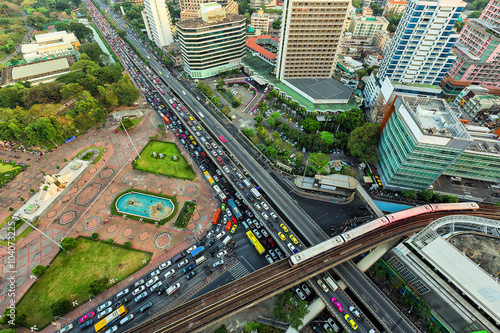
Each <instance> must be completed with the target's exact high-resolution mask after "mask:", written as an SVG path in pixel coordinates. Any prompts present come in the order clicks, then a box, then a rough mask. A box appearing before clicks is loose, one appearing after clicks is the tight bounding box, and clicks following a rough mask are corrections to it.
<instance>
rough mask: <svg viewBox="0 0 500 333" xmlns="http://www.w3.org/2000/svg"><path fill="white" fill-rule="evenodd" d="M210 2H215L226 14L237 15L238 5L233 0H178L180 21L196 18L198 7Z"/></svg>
mask: <svg viewBox="0 0 500 333" xmlns="http://www.w3.org/2000/svg"><path fill="white" fill-rule="evenodd" d="M211 2H216V3H218V4H219V5H221V6H222V8H223V9H224V11H225V12H226V14H238V3H237V2H236V1H234V0H218V1H213V0H180V2H179V5H180V6H181V21H182V20H188V19H195V18H198V10H199V9H200V6H201V5H202V4H206V3H211Z"/></svg>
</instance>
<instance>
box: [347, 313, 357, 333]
mask: <svg viewBox="0 0 500 333" xmlns="http://www.w3.org/2000/svg"><path fill="white" fill-rule="evenodd" d="M344 319H345V321H347V323H348V324H349V325H351V327H352V329H353V330H356V329H358V325H356V323H355V322H354V320H352V318H351V316H349V315H347V314H346V315H345V316H344Z"/></svg>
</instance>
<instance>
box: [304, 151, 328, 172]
mask: <svg viewBox="0 0 500 333" xmlns="http://www.w3.org/2000/svg"><path fill="white" fill-rule="evenodd" d="M307 160H308V161H309V163H310V164H311V165H312V166H313V167H314V170H316V173H320V172H322V171H324V170H325V169H326V167H327V166H328V165H329V164H330V157H328V155H326V154H317V153H311V154H309V157H308V158H307Z"/></svg>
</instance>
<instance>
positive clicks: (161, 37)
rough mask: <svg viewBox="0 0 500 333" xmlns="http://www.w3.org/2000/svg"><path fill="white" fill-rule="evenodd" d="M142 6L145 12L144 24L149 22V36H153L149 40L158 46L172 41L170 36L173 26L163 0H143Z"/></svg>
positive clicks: (160, 46)
mask: <svg viewBox="0 0 500 333" xmlns="http://www.w3.org/2000/svg"><path fill="white" fill-rule="evenodd" d="M144 8H145V10H146V14H147V22H146V20H144V24H145V25H146V26H147V25H148V24H149V30H150V31H151V36H152V37H153V38H152V39H151V40H152V41H153V42H154V43H155V44H156V46H158V47H159V48H162V47H163V46H166V45H170V44H171V43H172V42H173V41H174V39H173V37H172V30H173V27H172V20H171V19H170V13H169V12H168V8H167V5H166V3H165V1H161V0H145V1H144ZM146 29H148V28H146ZM148 37H149V31H148Z"/></svg>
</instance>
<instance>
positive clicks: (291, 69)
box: [275, 0, 351, 80]
mask: <svg viewBox="0 0 500 333" xmlns="http://www.w3.org/2000/svg"><path fill="white" fill-rule="evenodd" d="M350 6H351V1H349V0H347V1H346V0H315V1H309V0H285V1H284V3H283V18H282V23H281V36H282V38H281V39H280V46H279V51H278V56H277V62H276V69H275V73H276V77H277V78H278V79H280V80H281V79H299V78H331V77H332V74H333V72H334V71H335V67H336V65H337V58H338V57H337V55H338V53H339V47H340V46H341V37H342V33H343V31H344V24H345V21H346V17H347V14H348V11H349V7H350Z"/></svg>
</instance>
